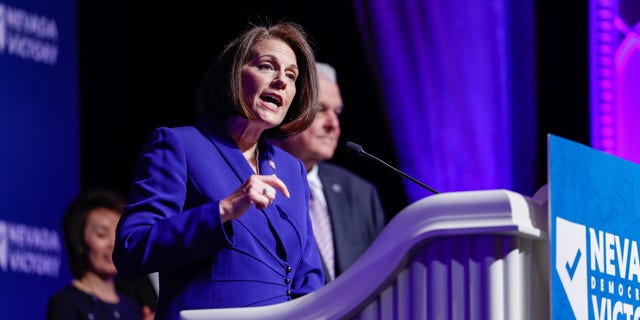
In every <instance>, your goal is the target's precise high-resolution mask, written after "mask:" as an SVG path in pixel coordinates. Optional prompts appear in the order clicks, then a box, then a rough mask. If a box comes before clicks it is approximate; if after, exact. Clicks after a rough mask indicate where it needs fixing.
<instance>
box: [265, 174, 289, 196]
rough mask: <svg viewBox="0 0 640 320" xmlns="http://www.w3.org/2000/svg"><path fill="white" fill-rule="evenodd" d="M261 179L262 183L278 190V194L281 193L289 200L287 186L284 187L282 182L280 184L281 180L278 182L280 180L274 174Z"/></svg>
mask: <svg viewBox="0 0 640 320" xmlns="http://www.w3.org/2000/svg"><path fill="white" fill-rule="evenodd" d="M263 177H264V179H263V180H262V181H264V182H265V183H267V184H269V185H270V186H272V187H274V188H276V189H278V190H280V192H282V194H284V196H285V197H287V198H291V194H289V189H287V185H285V184H284V182H282V180H280V178H278V177H277V176H276V174H275V173H274V174H271V175H268V176H263Z"/></svg>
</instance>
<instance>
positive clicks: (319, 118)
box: [283, 76, 343, 170]
mask: <svg viewBox="0 0 640 320" xmlns="http://www.w3.org/2000/svg"><path fill="white" fill-rule="evenodd" d="M318 85H319V89H320V91H319V100H320V105H321V107H320V111H318V113H317V115H316V118H315V119H314V121H313V123H312V124H311V125H310V126H309V128H307V129H306V130H305V131H303V132H302V133H300V134H297V135H295V136H292V137H289V138H288V139H287V140H286V141H283V145H284V148H285V149H286V150H287V151H289V152H290V153H291V154H293V155H294V156H296V157H297V158H299V159H300V160H302V162H304V164H305V166H306V167H307V170H308V169H310V168H311V167H312V166H313V165H315V164H316V163H318V162H320V161H323V160H328V159H331V158H332V157H333V153H334V152H335V151H336V147H337V146H338V140H339V138H340V120H339V118H338V117H339V116H340V113H342V108H343V102H342V96H341V95H340V88H339V87H338V85H337V84H336V83H334V82H332V81H331V80H329V79H327V78H325V77H323V76H319V81H318Z"/></svg>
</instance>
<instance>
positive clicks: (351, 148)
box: [345, 141, 362, 155]
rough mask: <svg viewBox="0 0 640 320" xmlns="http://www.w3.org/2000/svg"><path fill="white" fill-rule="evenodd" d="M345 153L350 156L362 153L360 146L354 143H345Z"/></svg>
mask: <svg viewBox="0 0 640 320" xmlns="http://www.w3.org/2000/svg"><path fill="white" fill-rule="evenodd" d="M345 147H346V149H347V151H348V152H349V153H351V154H355V155H360V154H361V153H362V146H360V145H359V144H357V143H355V142H351V141H347V144H346V145H345Z"/></svg>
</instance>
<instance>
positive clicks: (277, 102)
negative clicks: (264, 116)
mask: <svg viewBox="0 0 640 320" xmlns="http://www.w3.org/2000/svg"><path fill="white" fill-rule="evenodd" d="M260 99H261V100H262V101H264V102H266V103H269V104H271V105H273V106H274V107H280V106H282V99H281V98H280V97H278V96H274V95H268V94H265V95H261V96H260Z"/></svg>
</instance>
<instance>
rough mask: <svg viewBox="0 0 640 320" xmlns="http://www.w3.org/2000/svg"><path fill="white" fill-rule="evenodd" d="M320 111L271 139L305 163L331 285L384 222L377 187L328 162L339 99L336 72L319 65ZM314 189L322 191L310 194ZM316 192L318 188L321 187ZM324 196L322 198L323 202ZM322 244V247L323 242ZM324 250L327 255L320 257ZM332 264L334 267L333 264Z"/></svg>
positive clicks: (337, 132) (336, 128)
mask: <svg viewBox="0 0 640 320" xmlns="http://www.w3.org/2000/svg"><path fill="white" fill-rule="evenodd" d="M317 68H318V79H319V89H320V90H319V100H320V104H321V108H320V111H319V112H318V114H317V116H316V119H315V120H314V122H313V123H312V124H311V126H310V127H309V128H308V129H307V130H305V131H304V132H302V133H300V134H298V135H295V136H292V137H289V138H287V139H286V140H283V141H274V143H276V144H277V145H279V146H280V147H282V148H283V149H284V150H286V151H288V152H289V153H291V154H293V155H294V156H296V157H297V158H299V159H300V160H302V162H303V163H304V165H305V167H306V169H307V179H308V181H309V185H310V189H311V196H312V200H311V202H312V203H311V210H310V211H311V212H310V214H311V218H312V222H313V229H314V233H315V237H316V241H317V242H318V246H319V249H320V253H321V256H322V258H323V259H322V260H323V264H324V271H325V280H326V282H329V281H331V280H332V279H333V278H335V277H336V276H338V275H340V274H341V273H342V272H344V271H345V270H346V269H347V268H348V267H349V266H351V265H352V264H353V263H354V262H355V261H356V260H357V259H358V258H359V257H360V256H361V255H362V254H363V253H364V251H365V250H366V249H367V248H368V247H369V245H370V244H371V243H372V242H373V240H374V239H375V238H376V236H377V235H378V233H380V231H381V230H382V229H383V228H384V225H385V223H386V221H385V214H384V211H383V209H382V204H381V201H380V198H379V196H378V191H377V189H376V187H375V186H374V185H373V184H371V183H370V182H368V181H366V180H364V179H363V178H361V177H359V176H357V175H355V174H354V173H352V172H350V171H348V170H346V169H344V168H342V167H339V166H337V165H335V164H331V163H328V162H324V161H325V160H328V159H331V158H332V157H333V154H334V152H335V150H336V147H337V145H338V139H339V138H340V120H339V116H340V113H341V112H342V108H343V101H342V95H341V94H340V88H339V86H338V83H337V78H336V72H335V69H334V68H333V67H332V66H330V65H328V64H325V63H318V64H317ZM314 186H317V187H318V188H321V192H319V191H318V194H317V195H314ZM319 190H320V189H319ZM321 198H324V199H321ZM316 199H319V200H320V201H321V202H322V206H324V207H325V209H326V210H325V211H328V212H326V213H325V214H328V217H325V218H324V219H323V218H318V219H320V221H322V220H324V221H326V222H327V224H328V226H327V230H328V232H327V233H329V235H328V239H326V238H325V236H324V235H321V234H320V235H319V234H318V232H320V233H322V231H319V230H322V227H321V226H320V227H319V226H318V224H317V221H316V219H315V217H314V201H316ZM323 242H326V243H323ZM323 247H328V248H326V249H327V250H326V251H328V252H329V253H328V254H329V255H330V256H329V257H327V256H326V255H325V254H324V251H325V250H323ZM332 261H333V263H331V262H332Z"/></svg>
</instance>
